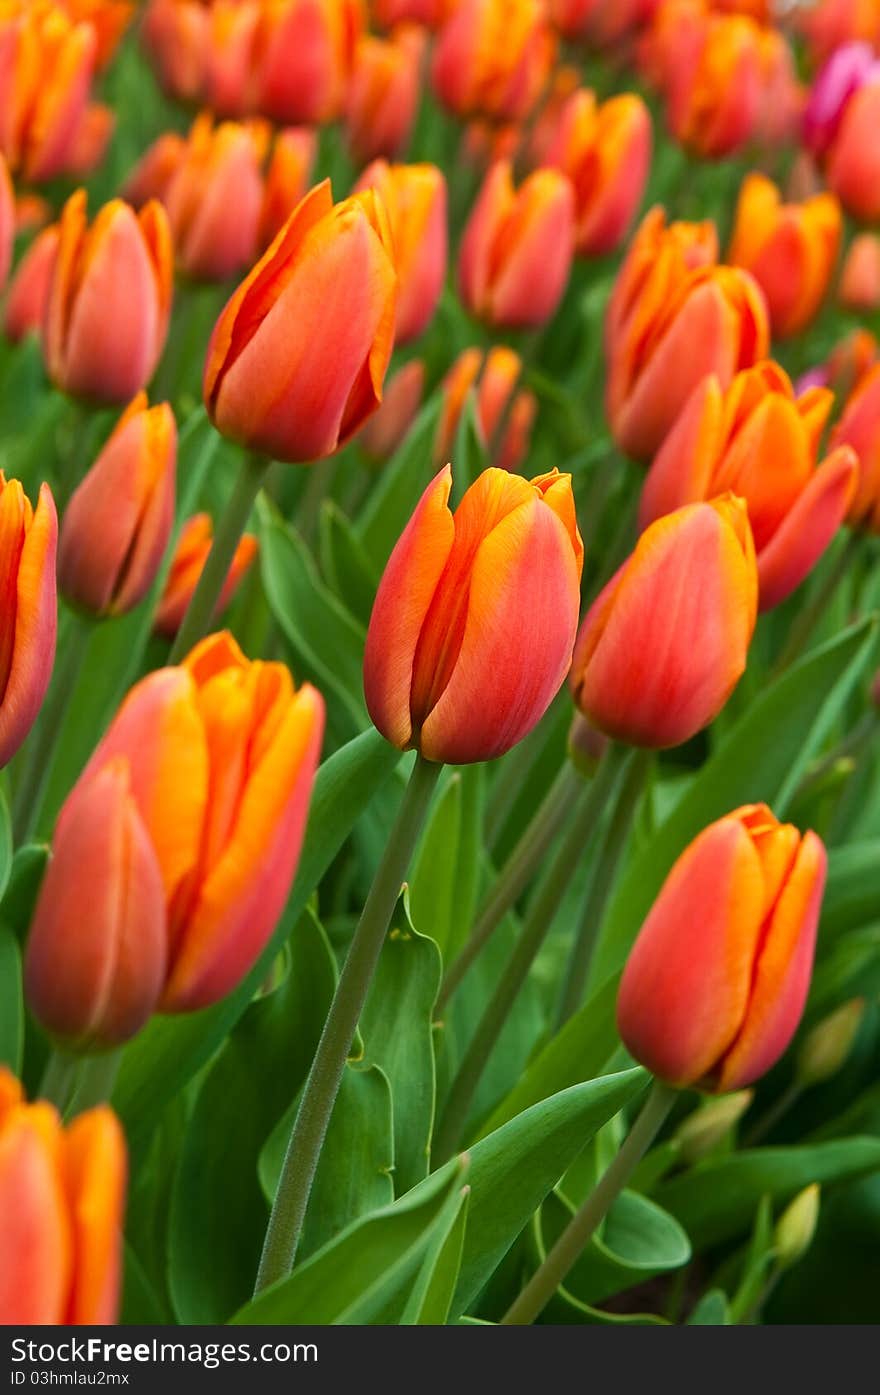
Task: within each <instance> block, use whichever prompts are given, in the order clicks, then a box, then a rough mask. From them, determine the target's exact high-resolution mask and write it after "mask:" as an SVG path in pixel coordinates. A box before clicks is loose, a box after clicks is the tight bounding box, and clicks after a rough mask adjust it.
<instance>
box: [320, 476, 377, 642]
mask: <svg viewBox="0 0 880 1395" xmlns="http://www.w3.org/2000/svg"><path fill="white" fill-rule="evenodd" d="M320 549H321V568H322V570H323V573H324V576H325V577H326V579H327V582H328V583H329V585H330V586H331V587H332V589H333V590H334V591H335V592H336V595H337V596H338V597H339V599H340V600H341V601H342V603H343V605H344V606H346V607H347V608H348V610H349V611H350V612H351V614H352V615H353V616H354V618H355V619H356V620H358V621H359V622H360V624H361V625H363V626H364V627H366V626H367V625H368V624H369V621H370V612H371V611H372V609H373V599H374V597H375V595H376V587H377V586H378V584H379V576H378V572H377V571H376V569H375V568H374V566H373V564H372V562H371V561H370V559H369V557H368V556H367V554H366V552H365V550H364V547H363V544H362V543H361V541H360V539H359V538H358V536H357V534H356V533H355V531H354V528H353V527H352V525H351V523H350V522H349V520H348V519H347V518H346V516H345V514H344V513H343V512H342V510H341V509H340V508H339V506H338V505H337V504H336V503H334V501H333V500H332V499H325V500H324V503H323V505H322V508H321V523H320Z"/></svg>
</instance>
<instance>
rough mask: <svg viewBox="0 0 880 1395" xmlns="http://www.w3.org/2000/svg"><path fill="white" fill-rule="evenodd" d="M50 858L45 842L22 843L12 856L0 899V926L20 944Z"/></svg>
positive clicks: (30, 918) (26, 929) (32, 912)
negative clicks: (4, 889)
mask: <svg viewBox="0 0 880 1395" xmlns="http://www.w3.org/2000/svg"><path fill="white" fill-rule="evenodd" d="M48 861H49V849H48V847H47V846H46V844H45V843H25V845H24V847H22V848H19V849H18V851H17V852H16V854H15V857H14V858H13V859H12V866H11V867H10V870H9V878H8V881H7V883H6V891H5V892H4V895H3V899H2V901H0V926H5V927H6V929H8V930H11V931H12V933H13V935H14V936H15V938H16V939H17V940H18V941H19V942H20V943H23V942H24V939H25V936H26V934H27V931H28V927H29V925H30V923H31V920H32V918H33V914H34V907H35V906H36V904H37V896H38V895H39V891H40V885H41V883H42V880H43V875H44V873H45V871H46V864H47V862H48Z"/></svg>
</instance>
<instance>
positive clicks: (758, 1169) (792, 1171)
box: [654, 1138, 880, 1250]
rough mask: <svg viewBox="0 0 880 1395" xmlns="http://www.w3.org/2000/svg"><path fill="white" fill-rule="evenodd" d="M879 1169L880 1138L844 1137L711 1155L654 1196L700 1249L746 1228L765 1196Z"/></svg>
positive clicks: (779, 1196)
mask: <svg viewBox="0 0 880 1395" xmlns="http://www.w3.org/2000/svg"><path fill="white" fill-rule="evenodd" d="M877 1168H880V1139H876V1138H841V1139H836V1140H834V1141H833V1142H831V1143H816V1144H805V1145H803V1146H800V1147H790V1148H757V1149H754V1150H751V1151H747V1152H743V1153H733V1154H731V1155H730V1156H729V1157H724V1158H717V1159H709V1160H707V1161H706V1162H705V1163H703V1164H701V1165H700V1166H699V1167H695V1168H693V1169H692V1170H691V1171H690V1172H688V1173H686V1174H685V1175H684V1176H682V1177H675V1178H672V1179H670V1180H669V1181H668V1182H662V1183H661V1184H660V1186H659V1187H657V1189H656V1191H655V1193H654V1200H655V1201H656V1202H657V1203H658V1205H660V1206H663V1207H664V1208H665V1209H666V1210H667V1211H669V1212H671V1213H672V1215H673V1216H675V1217H676V1218H677V1219H678V1220H679V1221H680V1222H681V1224H682V1225H683V1226H684V1228H685V1230H686V1231H687V1233H688V1235H689V1236H690V1238H691V1243H692V1244H693V1246H694V1248H695V1249H697V1250H701V1249H704V1248H705V1247H706V1246H708V1245H716V1244H720V1243H721V1242H722V1241H725V1240H729V1239H731V1238H732V1237H734V1236H736V1235H741V1234H742V1233H743V1232H744V1231H746V1230H748V1228H749V1226H750V1224H751V1222H752V1217H753V1216H754V1213H755V1207H756V1206H757V1205H758V1203H759V1201H760V1200H761V1197H762V1196H769V1197H770V1198H771V1199H772V1201H773V1202H774V1204H776V1203H779V1202H784V1201H787V1200H789V1199H790V1198H791V1197H793V1196H794V1195H795V1193H796V1192H799V1191H801V1190H802V1189H803V1188H804V1187H808V1186H809V1185H810V1183H811V1182H819V1183H823V1184H824V1183H828V1182H840V1181H843V1180H845V1179H849V1178H854V1177H862V1176H864V1175H865V1174H866V1173H869V1172H873V1171H875V1170H876V1169H877Z"/></svg>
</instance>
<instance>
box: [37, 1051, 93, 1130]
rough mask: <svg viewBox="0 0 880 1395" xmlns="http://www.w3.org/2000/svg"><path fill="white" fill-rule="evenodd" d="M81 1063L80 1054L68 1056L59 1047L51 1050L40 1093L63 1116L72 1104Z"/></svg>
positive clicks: (40, 1096) (41, 1097)
mask: <svg viewBox="0 0 880 1395" xmlns="http://www.w3.org/2000/svg"><path fill="white" fill-rule="evenodd" d="M81 1065H82V1059H81V1058H80V1057H79V1056H68V1055H67V1053H66V1052H64V1051H60V1050H59V1049H58V1048H57V1047H53V1048H52V1050H51V1051H50V1052H49V1059H48V1061H47V1062H46V1069H45V1071H44V1072H43V1078H42V1080H41V1081H40V1088H39V1091H38V1095H39V1098H40V1099H43V1100H48V1101H49V1103H50V1104H54V1105H55V1108H56V1109H57V1110H58V1113H59V1114H61V1115H62V1116H63V1115H64V1114H65V1112H66V1111H67V1107H68V1105H69V1104H70V1100H71V1097H72V1095H73V1092H74V1088H75V1086H76V1079H77V1076H78V1074H79V1068H80V1066H81Z"/></svg>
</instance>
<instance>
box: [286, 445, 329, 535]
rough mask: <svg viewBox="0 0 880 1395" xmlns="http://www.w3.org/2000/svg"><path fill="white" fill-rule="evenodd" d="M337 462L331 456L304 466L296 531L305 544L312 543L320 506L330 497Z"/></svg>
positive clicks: (319, 517) (316, 530)
mask: <svg viewBox="0 0 880 1395" xmlns="http://www.w3.org/2000/svg"><path fill="white" fill-rule="evenodd" d="M336 466H337V461H336V459H335V458H334V457H333V456H328V457H327V459H326V460H318V461H316V462H315V464H314V465H308V466H306V482H305V489H304V490H303V492H302V495H301V497H300V501H299V504H298V505H297V509H296V527H297V531H298V532H299V533H300V534H301V536H302V537H303V538H304V539H305V541H306V542H308V543H311V542H314V540H315V538H316V537H317V534H318V524H319V522H320V519H321V505H322V504H323V502H324V500H325V499H327V498H329V497H330V489H331V486H332V484H333V477H334V475H335V474H336Z"/></svg>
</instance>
